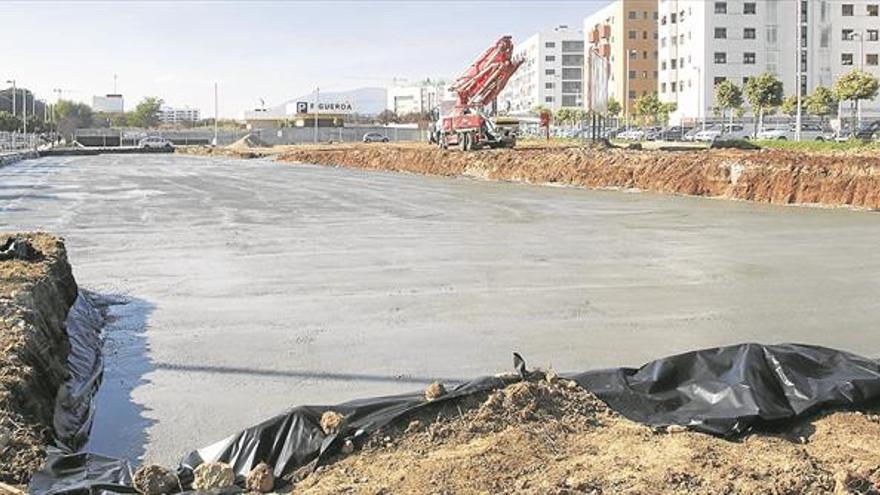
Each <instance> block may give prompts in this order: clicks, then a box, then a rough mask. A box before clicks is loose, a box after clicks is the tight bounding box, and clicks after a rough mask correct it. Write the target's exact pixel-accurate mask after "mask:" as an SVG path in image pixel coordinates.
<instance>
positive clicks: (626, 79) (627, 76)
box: [623, 50, 639, 130]
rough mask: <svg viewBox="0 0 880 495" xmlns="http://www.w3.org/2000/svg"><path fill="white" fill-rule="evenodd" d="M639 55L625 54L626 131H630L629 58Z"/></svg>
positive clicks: (633, 53) (624, 108)
mask: <svg viewBox="0 0 880 495" xmlns="http://www.w3.org/2000/svg"><path fill="white" fill-rule="evenodd" d="M638 53H639V52H637V51H636V50H627V51H626V52H625V53H624V71H623V72H624V74H623V78H624V79H623V117H624V118H625V119H626V130H629V58H630V57H631V56H633V55H638Z"/></svg>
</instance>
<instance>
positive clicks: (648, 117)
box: [633, 93, 663, 125]
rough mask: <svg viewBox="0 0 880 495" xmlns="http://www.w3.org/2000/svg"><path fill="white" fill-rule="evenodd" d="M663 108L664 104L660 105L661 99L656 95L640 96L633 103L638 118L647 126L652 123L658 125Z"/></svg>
mask: <svg viewBox="0 0 880 495" xmlns="http://www.w3.org/2000/svg"><path fill="white" fill-rule="evenodd" d="M662 108H663V104H662V103H660V99H659V98H657V95H656V94H654V93H651V94H648V95H642V96H639V97H638V98H636V101H635V102H634V103H633V110H634V111H635V114H636V116H637V117H641V118H642V122H643V123H644V124H645V125H648V124H650V123H654V124H656V123H657V120H658V119H659V117H660V113H661V111H662Z"/></svg>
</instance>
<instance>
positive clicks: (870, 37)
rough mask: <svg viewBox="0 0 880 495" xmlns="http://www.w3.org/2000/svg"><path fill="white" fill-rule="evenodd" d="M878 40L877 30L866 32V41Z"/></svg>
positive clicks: (879, 38) (879, 37)
mask: <svg viewBox="0 0 880 495" xmlns="http://www.w3.org/2000/svg"><path fill="white" fill-rule="evenodd" d="M878 40H880V36H878V30H876V29H869V30H868V41H878Z"/></svg>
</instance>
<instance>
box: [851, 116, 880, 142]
mask: <svg viewBox="0 0 880 495" xmlns="http://www.w3.org/2000/svg"><path fill="white" fill-rule="evenodd" d="M855 137H856V139H861V140H862V141H877V140H880V120H875V121H874V122H869V123H867V124H862V126H861V127H860V128H859V130H857V131H856V132H855Z"/></svg>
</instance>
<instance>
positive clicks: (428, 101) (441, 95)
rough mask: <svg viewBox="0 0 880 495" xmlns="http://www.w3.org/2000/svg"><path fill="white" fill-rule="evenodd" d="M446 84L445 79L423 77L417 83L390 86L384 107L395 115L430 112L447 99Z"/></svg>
mask: <svg viewBox="0 0 880 495" xmlns="http://www.w3.org/2000/svg"><path fill="white" fill-rule="evenodd" d="M447 85H448V84H447V83H446V82H445V81H441V80H431V79H425V80H424V81H422V82H421V83H419V84H410V85H399V86H391V87H389V88H388V103H387V106H386V108H387V109H388V110H391V111H393V112H394V113H396V114H397V115H407V114H412V113H422V114H423V113H427V112H430V111H431V110H433V109H434V108H435V107H437V106H438V105H439V104H440V102H441V101H443V100H444V99H447V95H446V93H447V91H446V87H447Z"/></svg>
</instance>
